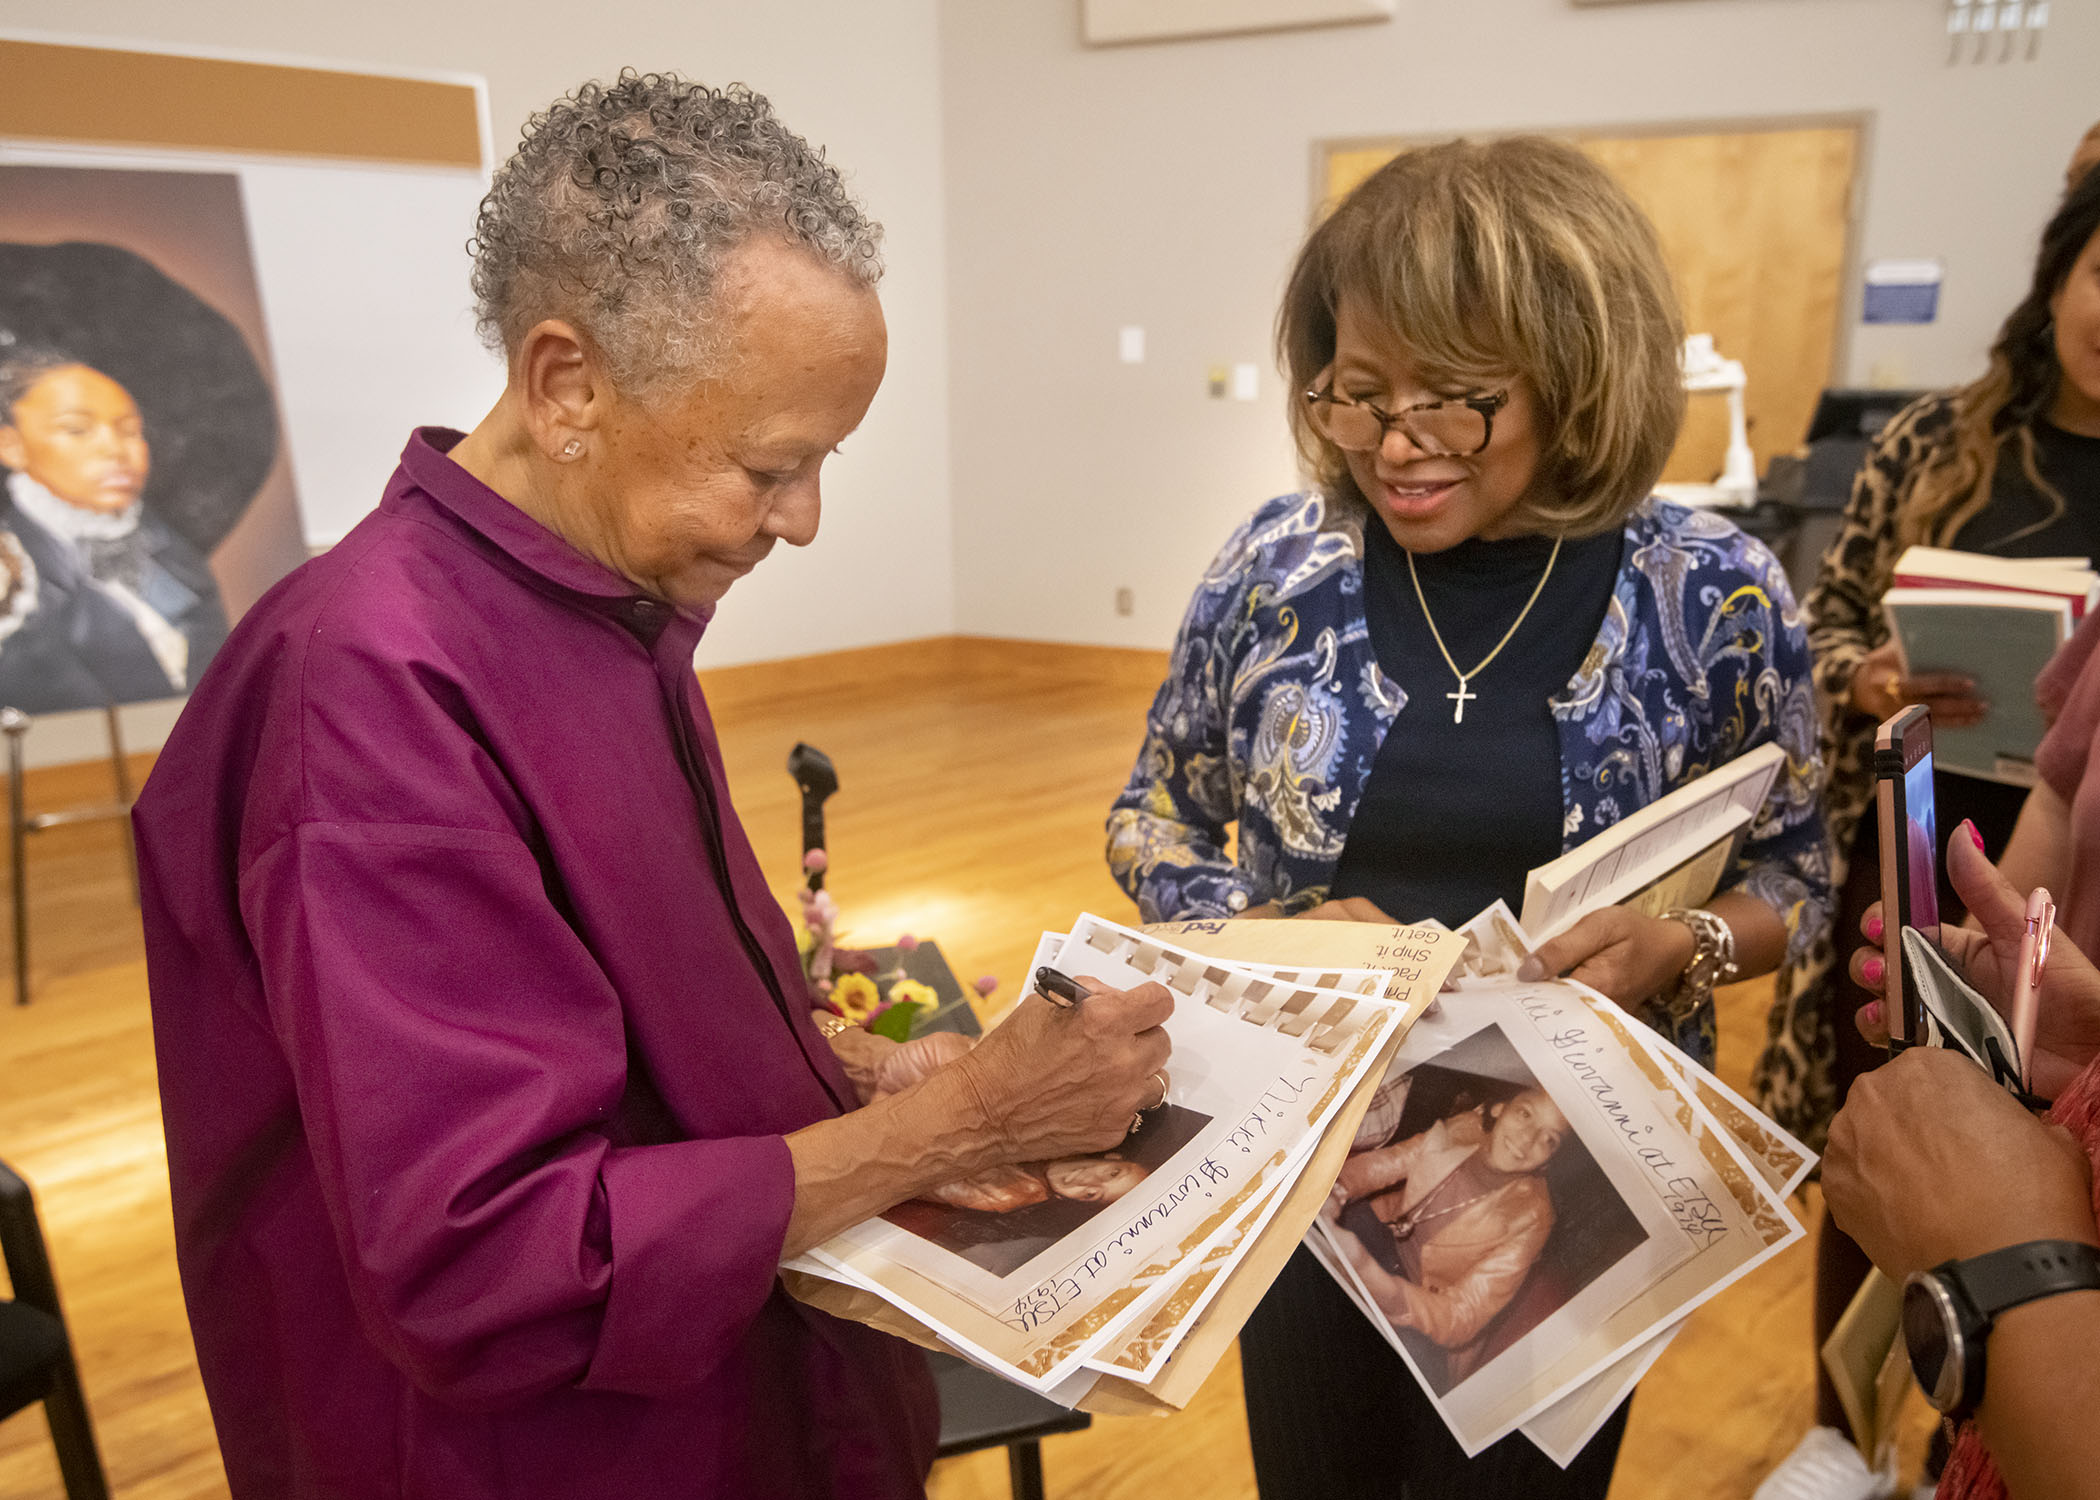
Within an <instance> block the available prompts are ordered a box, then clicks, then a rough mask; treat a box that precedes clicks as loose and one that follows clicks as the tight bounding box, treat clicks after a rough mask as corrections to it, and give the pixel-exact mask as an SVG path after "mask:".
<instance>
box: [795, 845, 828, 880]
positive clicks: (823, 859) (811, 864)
mask: <svg viewBox="0 0 2100 1500" xmlns="http://www.w3.org/2000/svg"><path fill="white" fill-rule="evenodd" d="M802 868H803V869H805V870H807V871H809V873H810V874H812V875H821V874H823V873H824V872H825V871H826V870H828V869H829V868H831V856H830V855H828V854H826V853H825V852H824V851H823V850H822V849H812V850H810V851H809V852H808V853H806V854H804V855H803V856H802Z"/></svg>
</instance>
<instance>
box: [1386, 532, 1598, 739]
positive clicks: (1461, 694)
mask: <svg viewBox="0 0 2100 1500" xmlns="http://www.w3.org/2000/svg"><path fill="white" fill-rule="evenodd" d="M1561 540H1562V539H1561V538H1560V537H1555V538H1554V539H1553V550H1552V551H1551V552H1550V553H1548V554H1547V556H1546V571H1545V572H1543V573H1541V574H1539V581H1538V587H1537V588H1534V589H1533V590H1532V591H1531V597H1530V598H1529V599H1526V600H1525V601H1524V607H1523V608H1522V609H1520V610H1518V611H1517V617H1516V619H1514V620H1512V621H1511V622H1510V626H1509V629H1507V630H1505V631H1503V632H1502V639H1501V640H1499V641H1497V642H1495V649H1494V650H1492V651H1490V652H1489V653H1488V654H1487V655H1485V656H1483V657H1481V658H1480V665H1479V666H1477V667H1475V668H1474V669H1473V670H1472V671H1470V672H1461V671H1459V669H1458V663H1457V662H1455V661H1453V660H1452V659H1451V648H1450V647H1449V646H1446V645H1445V644H1444V634H1443V632H1442V631H1440V630H1438V629H1437V628H1436V616H1435V615H1432V614H1431V613H1430V612H1429V601H1428V600H1427V599H1425V598H1423V597H1422V575H1421V574H1419V573H1417V572H1416V571H1415V555H1414V553H1413V552H1411V551H1410V552H1408V554H1407V576H1408V577H1409V578H1410V579H1412V580H1413V581H1414V585H1415V602H1416V603H1417V604H1419V605H1421V606H1422V618H1423V619H1425V620H1427V621H1428V622H1429V638H1430V639H1431V640H1433V641H1435V642H1436V649H1437V650H1438V651H1440V652H1442V653H1443V657H1444V665H1445V666H1447V667H1449V668H1450V669H1451V675H1452V676H1453V677H1456V678H1457V679H1458V691H1457V692H1455V693H1446V694H1444V696H1445V697H1446V698H1449V699H1450V700H1451V701H1452V703H1453V705H1454V706H1453V708H1452V710H1451V722H1452V723H1454V724H1463V723H1465V722H1466V705H1467V704H1468V703H1470V702H1472V701H1473V700H1474V699H1476V698H1478V697H1479V696H1480V694H1478V693H1469V692H1467V691H1466V684H1467V683H1468V682H1470V681H1472V680H1473V679H1474V678H1475V677H1478V676H1479V675H1480V674H1481V673H1482V672H1485V671H1486V670H1487V667H1488V663H1489V662H1491V661H1493V660H1494V659H1495V658H1496V657H1498V656H1500V655H1501V654H1502V648H1503V647H1504V646H1507V645H1508V644H1509V642H1510V637H1512V636H1514V635H1515V634H1516V633H1517V629H1518V627H1519V626H1521V625H1522V624H1523V623H1524V621H1525V618H1526V617H1527V616H1529V615H1530V613H1531V606H1532V605H1534V604H1536V603H1538V602H1539V595H1541V594H1543V593H1545V592H1546V580H1547V579H1549V578H1551V577H1552V576H1553V565H1554V564H1555V563H1556V562H1558V561H1560V544H1561Z"/></svg>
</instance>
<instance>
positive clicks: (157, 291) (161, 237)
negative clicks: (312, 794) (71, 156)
mask: <svg viewBox="0 0 2100 1500" xmlns="http://www.w3.org/2000/svg"><path fill="white" fill-rule="evenodd" d="M267 359H268V341H267V337H266V334H265V330H264V326H263V320H262V303H261V293H260V290H259V286H258V282H257V278H256V272H255V267H254V263H253V259H252V254H251V250H250V246H249V240H248V228H247V221H246V210H245V207H244V203H243V198H242V189H241V183H240V180H239V179H238V177H237V176H235V175H234V174H231V173H223V172H183V171H134V170H125V169H120V168H102V167H72V166H33V165H24V164H13V163H9V164H4V165H0V564H4V566H0V575H4V576H0V585H4V586H5V588H6V590H7V592H6V593H5V594H4V595H0V703H5V704H6V705H8V706H10V707H14V708H18V709H21V710H23V711H24V712H27V713H31V714H43V713H55V712H62V711H66V710H74V709H95V708H102V707H106V706H109V705H114V704H123V703H139V702H146V701H151V700H155V699H166V698H176V697H180V696H182V695H183V694H185V693H187V692H188V691H189V690H190V689H191V688H192V687H194V686H195V684H196V682H197V680H198V678H199V677H200V676H202V674H203V672H204V669H205V668H206V667H207V666H208V665H209V664H210V662H211V660H212V658H213V656H214V655H215V654H216V652H217V650H218V648H219V646H220V644H221V643H222V642H223V641H224V640H225V638H226V635H227V630H228V626H229V623H230V621H231V620H232V619H233V618H236V617H238V615H239V614H240V612H241V611H242V610H243V609H244V608H245V607H246V606H247V605H248V604H249V603H251V602H253V600H254V599H255V598H256V597H258V596H259V595H260V594H261V593H262V592H263V591H264V590H265V589H267V588H268V587H269V586H270V585H271V584H272V583H274V582H275V581H276V580H277V579H278V578H280V577H282V576H283V575H284V574H285V573H286V572H288V571H289V570H290V569H291V568H293V567H295V566H297V565H298V563H299V562H300V561H301V560H303V558H304V556H305V550H306V549H305V542H304V536H303V532H302V529H301V524H300V520H299V516H298V510H297V504H296V499H295V496H294V493H293V487H292V480H291V473H290V467H289V464H288V461H287V459H286V455H285V453H284V447H283V443H282V441H281V438H280V424H279V418H278V410H277V396H276V392H275V390H274V389H273V387H272V383H271V379H270V375H269V373H268V369H267Z"/></svg>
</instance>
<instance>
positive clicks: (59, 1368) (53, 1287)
mask: <svg viewBox="0 0 2100 1500" xmlns="http://www.w3.org/2000/svg"><path fill="white" fill-rule="evenodd" d="M0 1252H5V1254H6V1257H7V1279H8V1280H9V1281H10V1282H12V1283H13V1285H14V1292H15V1296H14V1300H13V1301H12V1302H0V1417H11V1416H13V1415H14V1414H15V1413H16V1412H18V1411H20V1410H21V1409H22V1408H23V1407H25V1406H29V1405H31V1404H33V1403H35V1402H38V1401H41V1402H43V1403H44V1419H45V1420H46V1421H47V1422H49V1423H50V1424H51V1442H52V1446H54V1447H55V1448H57V1449H58V1469H59V1473H61V1474H62V1475H64V1476H65V1482H66V1495H67V1497H68V1500H109V1481H108V1480H106V1479H104V1478H103V1476H102V1459H101V1457H100V1456H99V1455H98V1454H97V1453H96V1452H95V1431H94V1428H92V1427H91V1426H89V1425H88V1410H87V1400H86V1398H85V1397H83V1396H82V1395H81V1393H80V1372H79V1370H77V1369H76V1368H75V1367H74V1364H73V1342H72V1340H71V1339H69V1338H68V1337H67V1336H66V1320H65V1315H64V1314H63V1313H61V1312H60V1311H59V1306H58V1285H57V1283H56V1282H54V1281H53V1280H52V1279H51V1258H50V1256H49V1255H48V1254H47V1253H46V1252H45V1250H44V1232H43V1230H42V1229H41V1228H40V1227H38V1225H37V1220H36V1204H35V1202H34V1201H33V1200H32V1199H31V1198H30V1196H29V1184H27V1183H26V1182H24V1181H22V1179H21V1178H20V1177H17V1176H16V1175H15V1173H14V1171H13V1169H12V1168H10V1167H9V1166H8V1165H7V1163H5V1162H0Z"/></svg>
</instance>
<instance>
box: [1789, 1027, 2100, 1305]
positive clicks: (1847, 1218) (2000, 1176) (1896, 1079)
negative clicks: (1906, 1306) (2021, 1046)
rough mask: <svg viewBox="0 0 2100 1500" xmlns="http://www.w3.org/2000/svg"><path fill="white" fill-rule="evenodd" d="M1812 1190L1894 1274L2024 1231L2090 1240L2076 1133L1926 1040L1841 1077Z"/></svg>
mask: <svg viewBox="0 0 2100 1500" xmlns="http://www.w3.org/2000/svg"><path fill="white" fill-rule="evenodd" d="M1823 1193H1824V1198H1825V1201H1827V1202H1828V1203H1829V1205H1830V1213H1831V1217H1832V1219H1834V1220H1835V1221H1836V1223H1837V1226H1838V1228H1840V1229H1842V1230H1844V1231H1845V1233H1846V1234H1848V1235H1850V1236H1852V1238H1853V1239H1855V1240H1857V1241H1858V1242H1859V1245H1860V1248H1861V1249H1863V1250H1865V1251H1866V1252H1867V1255H1868V1257H1869V1258H1870V1259H1872V1260H1873V1262H1874V1264H1875V1265H1877V1266H1879V1267H1881V1269H1882V1270H1883V1271H1884V1272H1885V1273H1887V1274H1888V1275H1890V1276H1894V1277H1898V1278H1901V1277H1903V1276H1907V1275H1909V1274H1910V1273H1911V1272H1912V1271H1919V1270H1925V1269H1927V1268H1929V1267H1932V1266H1936V1265H1939V1264H1941V1263H1942V1262H1944V1261H1949V1260H1960V1259H1966V1258H1967V1257H1969V1256H1972V1255H1982V1254H1985V1253H1987V1252H1989V1251H1992V1250H1997V1249H2001V1248H2003V1247H2004V1246H2007V1245H2017V1244H2022V1243H2024V1242H2026V1241H2028V1240H2082V1241H2084V1242H2086V1243H2088V1244H2092V1243H2096V1242H2100V1241H2096V1235H2095V1226H2094V1223H2093V1205H2092V1175H2091V1167H2090V1164H2089V1163H2088V1162H2087V1160H2086V1155H2085V1152H2084V1151H2083V1150H2081V1149H2080V1147H2079V1145H2078V1143H2077V1141H2075V1140H2073V1139H2072V1138H2071V1136H2070V1135H2069V1133H2067V1132H2066V1131H2064V1130H2063V1129H2061V1128H2060V1127H2058V1126H2054V1125H2044V1124H2043V1123H2042V1122H2041V1121H2039V1120H2037V1119H2035V1118H2034V1116H2032V1115H2030V1114H2028V1113H2027V1111H2026V1110H2024V1109H2022V1108H2021V1107H2020V1106H2019V1104H2018V1103H2017V1102H2016V1101H2015V1100H2014V1099H2013V1097H2012V1095H2010V1094H2008V1093H2007V1092H2006V1091H2005V1090H2004V1089H2002V1088H2000V1087H1999V1086H1998V1085H1997V1084H1996V1083H1994V1082H1992V1081H1991V1079H1990V1077H1989V1076H1988V1075H1987V1074H1985V1073H1984V1071H1983V1070H1982V1069H1981V1068H1979V1067H1977V1066H1976V1065H1975V1064H1974V1063H1972V1062H1970V1061H1969V1060H1968V1059H1967V1058H1965V1057H1962V1056H1961V1055H1960V1054H1958V1053H1953V1052H1944V1051H1941V1050H1939V1049H1938V1048H1934V1047H1913V1048H1911V1049H1910V1050H1909V1051H1907V1052H1904V1053H1902V1054H1901V1055H1900V1056H1898V1057H1895V1058H1893V1059H1891V1060H1890V1061H1889V1062H1888V1063H1886V1064H1884V1065H1883V1066H1881V1067H1879V1068H1876V1069H1874V1070H1873V1071H1872V1072H1870V1073H1866V1074H1863V1075H1862V1076H1861V1077H1860V1078H1859V1079H1858V1080H1857V1081H1855V1082H1854V1083H1853V1085H1852V1090H1851V1093H1850V1094H1849V1095H1848V1096H1847V1098H1846V1102H1845V1107H1844V1108H1843V1109H1842V1110H1840V1111H1839V1112H1838V1116H1837V1119H1836V1120H1835V1121H1834V1122H1833V1123H1832V1125H1831V1127H1830V1149H1829V1152H1828V1154H1826V1155H1825V1156H1824V1158H1823Z"/></svg>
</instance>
